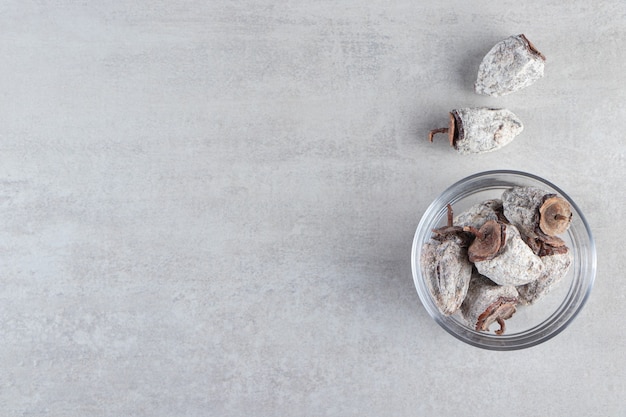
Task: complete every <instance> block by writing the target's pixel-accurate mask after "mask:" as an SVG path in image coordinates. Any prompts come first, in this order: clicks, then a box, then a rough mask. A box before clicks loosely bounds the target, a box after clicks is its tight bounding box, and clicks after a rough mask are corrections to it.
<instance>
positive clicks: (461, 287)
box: [421, 187, 572, 334]
mask: <svg viewBox="0 0 626 417" xmlns="http://www.w3.org/2000/svg"><path fill="white" fill-rule="evenodd" d="M571 218H572V211H571V207H570V205H569V203H568V202H567V201H566V200H565V199H563V198H561V197H559V196H557V195H555V194H552V193H549V192H546V191H544V190H541V189H538V188H534V187H514V188H511V189H508V190H506V191H505V192H504V193H503V194H502V198H501V199H500V200H488V201H484V202H482V203H480V204H477V205H475V206H473V207H471V208H470V209H468V210H466V211H465V212H463V213H461V214H459V215H458V216H457V217H456V218H453V213H452V207H451V206H450V205H448V224H447V226H445V227H441V228H439V229H435V230H433V236H432V238H431V239H430V241H428V242H427V243H426V244H424V246H423V247H422V255H421V265H422V269H423V271H424V272H425V278H426V285H427V286H428V288H429V290H430V293H431V295H432V297H433V300H435V303H436V304H437V307H438V308H439V310H440V311H441V313H442V314H444V315H451V314H454V313H456V312H460V314H461V316H462V317H463V318H464V319H465V320H466V321H467V323H468V325H469V326H470V327H472V328H473V329H476V330H477V331H488V330H489V326H490V325H491V324H492V323H494V322H497V323H498V324H499V325H500V329H499V330H496V331H495V333H496V334H502V333H504V330H505V325H504V320H506V319H508V318H510V317H511V316H512V315H513V314H514V313H515V310H516V307H517V306H518V305H520V304H522V305H530V304H534V303H535V302H536V301H537V300H539V299H540V298H541V297H543V296H544V295H545V294H547V293H548V292H549V291H550V290H551V289H552V288H553V287H554V286H555V285H556V284H557V283H558V282H559V281H560V280H561V279H562V278H563V277H564V276H565V275H566V274H567V271H568V269H569V266H570V264H571V262H572V259H571V254H570V251H569V249H568V248H567V246H566V245H565V242H564V241H563V240H562V239H560V238H559V237H557V235H558V234H561V233H564V232H565V231H566V230H567V229H568V228H569V225H570V222H571Z"/></svg>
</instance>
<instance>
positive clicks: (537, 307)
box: [411, 170, 596, 350]
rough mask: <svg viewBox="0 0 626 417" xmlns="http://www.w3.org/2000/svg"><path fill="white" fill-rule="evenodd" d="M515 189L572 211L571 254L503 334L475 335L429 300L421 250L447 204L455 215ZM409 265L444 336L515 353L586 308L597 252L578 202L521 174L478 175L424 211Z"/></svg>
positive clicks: (565, 237)
mask: <svg viewBox="0 0 626 417" xmlns="http://www.w3.org/2000/svg"><path fill="white" fill-rule="evenodd" d="M514 186H533V187H537V188H541V189H544V190H546V191H549V192H552V193H556V194H558V195H560V196H561V197H563V198H564V199H566V200H567V201H568V202H569V203H570V205H571V206H572V213H573V218H572V223H571V225H570V228H569V229H568V230H567V232H566V233H565V234H563V235H560V236H559V237H561V238H562V239H563V240H565V242H566V244H567V246H568V247H569V249H570V251H571V254H572V264H571V266H570V269H569V272H568V274H567V275H566V276H565V278H563V280H562V281H561V282H560V283H559V284H558V286H557V287H555V288H554V289H553V290H552V291H551V292H550V293H549V294H547V295H546V296H545V297H544V298H543V299H541V300H539V301H538V302H537V303H536V304H533V305H530V306H520V307H519V308H518V309H517V312H516V313H515V315H513V317H512V318H511V319H509V320H507V331H506V333H505V334H503V335H496V334H493V333H486V332H478V331H476V330H474V329H472V328H471V327H469V326H468V325H467V324H466V322H465V321H464V320H463V318H462V317H461V315H460V313H459V312H457V313H455V314H453V315H451V316H444V315H443V314H441V313H440V311H439V309H438V308H437V305H436V304H435V302H434V300H433V299H432V297H431V295H430V291H429V290H428V288H427V286H426V283H425V280H424V271H423V270H422V267H421V264H420V257H421V250H422V247H423V245H424V244H425V243H426V242H428V241H429V240H430V238H431V236H432V230H433V229H435V228H438V227H441V226H443V225H445V224H446V219H447V208H446V206H447V204H451V205H452V207H453V210H454V212H455V214H458V213H461V212H463V211H464V210H466V209H468V208H469V207H471V206H473V205H474V204H477V203H480V202H482V201H485V200H488V199H493V198H500V196H501V195H502V192H503V191H504V190H506V189H509V188H511V187H514ZM411 265H412V270H413V280H414V282H415V288H416V289H417V293H418V295H419V297H420V300H421V301H422V304H423V305H424V308H425V309H426V311H427V312H428V313H429V314H430V316H431V317H432V318H433V319H434V320H435V321H436V322H437V323H438V324H439V325H440V326H441V327H443V328H444V329H445V330H446V331H447V332H448V333H450V334H451V335H453V336H454V337H456V338H458V339H459V340H462V341H463V342H466V343H469V344H470V345H473V346H476V347H480V348H484V349H490V350H516V349H524V348H528V347H531V346H535V345H537V344H539V343H542V342H545V341H546V340H549V339H550V338H552V337H554V336H556V335H557V334H558V333H560V332H561V331H562V330H564V329H565V328H566V327H567V326H568V325H569V324H570V323H571V322H572V320H573V319H574V318H575V317H576V315H577V314H578V313H579V312H580V310H581V309H582V307H583V306H584V304H585V302H586V300H587V298H588V296H589V293H590V291H591V288H592V287H593V282H594V279H595V275H596V249H595V244H594V241H593V237H592V235H591V231H590V229H589V225H588V224H587V222H586V220H585V218H584V216H583V214H582V212H581V211H580V209H579V208H578V206H577V205H576V203H575V202H574V201H573V200H572V199H571V198H570V197H569V196H568V195H567V194H566V193H565V192H563V191H562V190H561V189H560V188H558V187H557V186H556V185H554V184H552V183H550V182H549V181H547V180H545V179H542V178H540V177H538V176H535V175H532V174H528V173H524V172H519V171H506V170H500V171H488V172H482V173H478V174H475V175H472V176H470V177H467V178H464V179H462V180H461V181H459V182H457V183H455V184H453V185H452V186H450V187H448V188H447V189H446V190H445V191H444V192H443V193H441V195H440V196H439V197H437V198H436V199H435V201H433V202H432V203H431V204H430V206H429V207H428V208H427V209H426V212H425V213H424V215H423V216H422V219H421V221H420V223H419V225H418V227H417V230H416V232H415V237H414V239H413V247H412V253H411Z"/></svg>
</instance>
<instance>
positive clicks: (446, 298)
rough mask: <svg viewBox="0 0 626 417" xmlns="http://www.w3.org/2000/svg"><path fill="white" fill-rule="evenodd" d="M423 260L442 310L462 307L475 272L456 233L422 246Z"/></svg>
mask: <svg viewBox="0 0 626 417" xmlns="http://www.w3.org/2000/svg"><path fill="white" fill-rule="evenodd" d="M421 264H422V267H423V270H424V272H425V275H426V285H427V287H428V289H429V291H430V293H431V295H432V297H433V299H434V300H435V303H436V304H437V307H438V308H439V310H440V311H441V313H442V314H444V315H446V316H448V315H450V314H453V313H454V312H455V311H457V310H458V309H459V307H460V306H461V303H462V302H463V299H464V298H465V295H466V293H467V288H468V286H469V281H470V278H471V276H472V264H471V263H470V262H469V260H468V257H467V248H465V247H463V246H462V245H461V242H460V240H459V239H456V238H454V237H452V238H450V239H446V240H444V241H443V242H440V241H436V240H431V241H429V242H428V243H426V244H425V245H424V246H423V247H422V257H421Z"/></svg>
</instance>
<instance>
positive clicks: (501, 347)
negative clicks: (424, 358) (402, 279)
mask: <svg viewBox="0 0 626 417" xmlns="http://www.w3.org/2000/svg"><path fill="white" fill-rule="evenodd" d="M497 175H504V176H519V177H525V178H529V179H531V180H534V181H537V182H539V183H542V184H545V185H546V186H547V187H549V188H551V189H553V190H554V191H556V192H557V193H558V194H559V195H561V196H562V197H563V198H565V199H566V200H567V201H568V202H569V203H570V204H571V205H572V209H573V211H574V212H576V214H577V216H578V217H579V219H580V221H581V223H582V225H583V227H584V232H585V233H586V236H587V237H588V239H589V242H588V243H589V257H588V259H587V261H588V264H589V267H588V268H589V270H590V271H591V275H590V276H589V277H588V283H587V285H586V288H582V289H583V291H584V293H583V294H582V296H581V297H580V301H579V302H578V305H577V306H576V308H575V310H573V312H572V313H571V314H570V316H569V317H568V318H567V319H566V320H565V321H564V322H562V323H561V324H560V325H558V326H557V327H556V328H554V329H552V330H551V331H549V332H548V333H546V334H544V335H542V336H540V337H537V338H530V336H529V335H530V334H531V332H532V330H533V329H536V328H538V327H540V326H541V325H543V324H544V323H546V322H549V323H551V322H552V321H554V320H556V318H555V316H557V313H559V312H560V310H561V309H562V307H563V303H561V305H560V306H559V307H558V308H557V309H556V310H555V312H554V313H552V314H551V315H550V316H549V317H548V318H547V319H546V320H544V322H542V323H541V324H539V325H537V326H534V327H531V328H530V329H527V330H525V331H523V332H521V333H514V334H513V335H501V336H497V339H496V337H494V336H493V335H490V334H488V333H484V334H481V333H479V332H475V331H472V330H471V329H469V328H467V327H464V328H462V330H463V331H465V332H472V333H473V335H474V336H475V337H474V338H470V337H464V336H463V335H462V334H459V333H457V332H455V331H453V329H452V328H451V326H450V325H449V324H448V322H452V320H448V321H446V319H447V317H445V316H443V315H442V314H441V313H440V312H439V311H438V310H436V311H432V308H431V306H429V304H428V302H427V301H426V300H424V299H423V297H425V296H429V294H427V293H423V291H420V287H419V283H418V277H419V278H421V272H420V273H419V274H418V271H417V268H418V267H419V259H417V256H418V254H419V253H421V250H420V249H421V248H419V247H418V244H419V242H418V238H419V235H420V231H421V230H422V229H423V228H424V227H425V226H426V222H427V220H428V218H427V217H430V216H427V215H428V214H430V213H431V212H433V211H434V210H436V208H437V207H438V205H439V204H437V203H439V202H440V200H442V199H443V200H446V201H450V198H444V197H452V196H453V195H454V192H453V191H454V190H456V189H457V188H458V187H460V186H462V185H463V184H466V183H471V182H473V181H475V180H477V179H479V178H487V177H493V176H497ZM596 268H597V254H596V245H595V240H594V238H593V234H592V233H591V228H590V227H589V223H588V222H587V220H586V219H585V217H584V215H583V213H582V211H581V210H580V208H579V207H578V205H577V204H576V203H575V202H574V201H573V200H572V199H571V198H570V197H569V195H568V194H567V193H565V192H564V191H563V190H562V189H561V188H560V187H558V186H556V185H554V184H553V183H552V182H551V181H549V180H546V179H545V178H542V177H539V176H538V175H535V174H531V173H528V172H523V171H517V170H505V169H500V170H490V171H482V172H478V173H475V174H472V175H469V176H467V177H464V178H462V179H461V180H459V181H456V182H455V183H453V184H452V185H450V186H449V187H447V188H446V189H445V190H444V191H443V192H441V193H440V194H439V195H437V196H436V197H435V199H434V200H433V201H432V202H431V203H430V204H429V206H428V207H427V208H426V210H425V211H424V213H423V214H422V217H421V219H420V222H419V224H418V226H417V228H416V230H415V235H414V237H413V244H412V247H411V272H412V275H413V283H414V285H415V289H416V291H417V293H418V296H419V298H420V301H421V303H422V305H423V306H424V308H425V309H426V311H427V312H428V314H429V315H430V316H431V317H432V318H433V319H434V320H435V321H436V322H437V324H438V325H439V326H441V327H442V328H443V329H444V330H445V331H446V332H448V333H449V334H451V335H452V336H454V337H455V338H457V339H459V340H461V341H462V342H465V343H467V344H469V345H472V346H475V347H478V348H482V349H487V350H496V351H507V350H519V349H526V348H530V347H533V346H536V345H539V344H541V343H544V342H546V341H548V340H550V339H552V338H553V337H555V336H556V335H558V334H559V333H561V332H562V331H563V330H565V329H566V328H567V327H568V326H569V325H570V324H571V323H572V321H573V320H574V319H575V318H576V317H577V316H578V314H579V313H580V311H581V310H582V308H583V307H584V306H585V304H586V303H587V300H588V299H589V296H590V294H591V290H592V288H593V285H594V282H595V277H596V272H597V270H596ZM570 291H571V289H570ZM568 296H569V292H568ZM566 299H567V297H566ZM455 325H458V324H457V323H456V322H455ZM458 327H460V326H458ZM488 335H489V336H488ZM481 338H482V339H484V340H491V341H492V344H486V343H481V342H480V340H481ZM529 338H530V340H528V339H529ZM496 340H497V341H499V342H498V343H494V342H495V341H496ZM507 341H508V342H509V343H507ZM511 342H514V343H511Z"/></svg>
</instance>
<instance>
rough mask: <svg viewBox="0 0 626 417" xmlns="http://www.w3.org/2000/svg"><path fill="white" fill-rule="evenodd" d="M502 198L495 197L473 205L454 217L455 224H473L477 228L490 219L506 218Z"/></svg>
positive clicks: (463, 225)
mask: <svg viewBox="0 0 626 417" xmlns="http://www.w3.org/2000/svg"><path fill="white" fill-rule="evenodd" d="M502 210H503V209H502V200H498V199H494V200H487V201H483V202H482V203H478V204H475V205H473V206H472V207H470V208H468V209H467V210H465V211H464V212H463V213H461V214H459V215H458V216H456V217H455V218H454V225H455V226H460V227H466V226H471V227H474V228H476V229H480V227H481V226H482V225H483V224H485V222H487V221H488V220H504V214H503V211H502Z"/></svg>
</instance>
